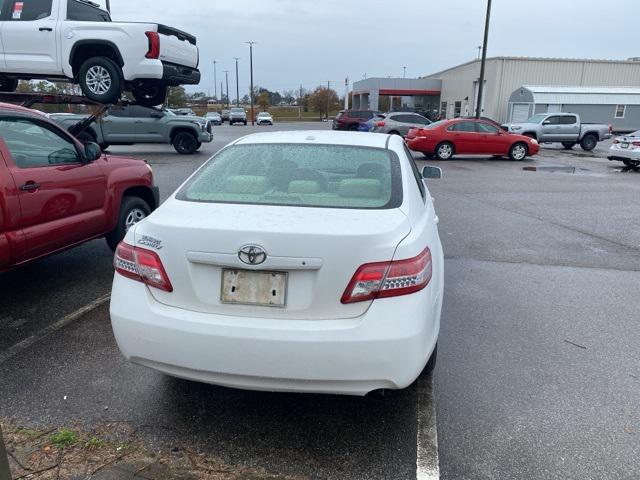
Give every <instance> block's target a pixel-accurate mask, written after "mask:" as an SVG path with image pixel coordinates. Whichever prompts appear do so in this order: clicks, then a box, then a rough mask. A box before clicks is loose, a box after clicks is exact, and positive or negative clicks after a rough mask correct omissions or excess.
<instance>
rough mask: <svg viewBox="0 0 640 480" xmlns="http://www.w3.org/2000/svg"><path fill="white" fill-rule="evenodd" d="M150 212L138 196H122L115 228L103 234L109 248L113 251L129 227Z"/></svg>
mask: <svg viewBox="0 0 640 480" xmlns="http://www.w3.org/2000/svg"><path fill="white" fill-rule="evenodd" d="M150 214H151V208H150V207H149V205H147V202H145V201H144V200H142V199H141V198H140V197H124V198H123V199H122V204H121V205H120V213H119V215H118V223H117V225H116V228H114V229H113V230H112V231H111V232H109V233H108V234H107V235H106V236H105V239H106V240H107V245H109V248H110V249H111V250H113V251H114V252H115V251H116V248H117V247H118V244H119V243H120V242H121V241H122V240H123V239H124V236H125V235H126V234H127V232H128V231H129V229H130V228H131V227H133V226H134V225H135V224H136V223H138V222H140V221H142V220H144V219H145V218H146V217H148V216H149V215H150Z"/></svg>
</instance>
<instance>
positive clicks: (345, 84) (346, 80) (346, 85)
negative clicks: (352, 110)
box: [344, 77, 349, 110]
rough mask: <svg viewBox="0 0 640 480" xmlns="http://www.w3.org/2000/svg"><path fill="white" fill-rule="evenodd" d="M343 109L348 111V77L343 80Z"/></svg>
mask: <svg viewBox="0 0 640 480" xmlns="http://www.w3.org/2000/svg"><path fill="white" fill-rule="evenodd" d="M344 109H345V110H349V77H347V78H345V79H344Z"/></svg>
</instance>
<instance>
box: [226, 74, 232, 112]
mask: <svg viewBox="0 0 640 480" xmlns="http://www.w3.org/2000/svg"><path fill="white" fill-rule="evenodd" d="M224 76H225V78H226V82H227V83H226V85H227V107H230V106H231V103H229V70H225V71H224Z"/></svg>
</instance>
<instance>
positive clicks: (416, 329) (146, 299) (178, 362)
mask: <svg viewBox="0 0 640 480" xmlns="http://www.w3.org/2000/svg"><path fill="white" fill-rule="evenodd" d="M431 288H434V287H432V286H430V287H428V288H427V289H425V290H423V291H421V292H418V293H416V294H413V295H408V296H404V297H397V298H389V299H384V300H377V301H374V302H373V304H372V305H371V307H370V308H369V310H368V311H367V313H365V314H364V315H363V316H361V317H358V318H351V319H336V320H313V321H311V320H291V319H268V318H248V317H231V316H223V315H213V314H206V313H199V312H192V311H187V310H183V309H179V308H174V307H169V306H167V305H164V304H161V303H159V302H157V301H156V300H155V299H154V298H153V297H152V295H151V294H150V292H149V291H148V290H147V288H146V287H145V286H144V285H143V284H141V283H139V282H135V281H132V280H129V279H126V278H124V277H121V276H119V275H117V274H116V276H115V279H114V284H113V292H112V296H111V323H112V326H113V331H114V334H115V338H116V341H117V343H118V346H119V347H120V350H121V351H122V353H123V355H124V356H125V357H126V358H127V359H128V360H130V361H132V362H134V363H137V364H141V365H145V366H147V367H150V368H153V369H155V370H159V371H162V372H164V373H167V374H169V375H172V376H176V377H181V378H186V379H189V380H195V381H199V382H205V383H213V384H217V385H223V386H228V387H234V388H242V389H250V390H267V391H292V392H315V393H332V394H348V395H365V394H366V393H368V392H370V391H372V390H377V389H381V388H386V389H400V388H405V387H407V386H409V385H411V384H412V383H413V382H414V381H415V379H416V378H417V377H418V375H419V374H420V372H421V371H422V370H423V369H424V366H425V365H426V363H427V361H428V359H429V357H430V356H431V353H432V352H433V349H434V348H435V345H436V342H437V339H438V333H439V329H440V310H441V305H442V303H441V298H440V299H439V300H438V301H437V302H436V304H432V302H431V300H430V298H431V297H430V295H431V293H430V289H431ZM425 306H429V307H427V308H425ZM399 312H402V314H401V315H399V314H398V313H399Z"/></svg>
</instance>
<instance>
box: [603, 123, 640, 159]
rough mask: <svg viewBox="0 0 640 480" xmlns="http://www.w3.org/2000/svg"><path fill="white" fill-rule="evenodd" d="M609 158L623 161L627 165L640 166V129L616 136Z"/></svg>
mask: <svg viewBox="0 0 640 480" xmlns="http://www.w3.org/2000/svg"><path fill="white" fill-rule="evenodd" d="M607 158H609V160H615V161H619V162H623V163H624V164H625V165H626V166H627V167H640V130H638V131H637V132H633V133H630V134H628V135H622V136H620V137H616V138H615V139H614V140H613V145H611V148H609V156H608V157H607Z"/></svg>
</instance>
